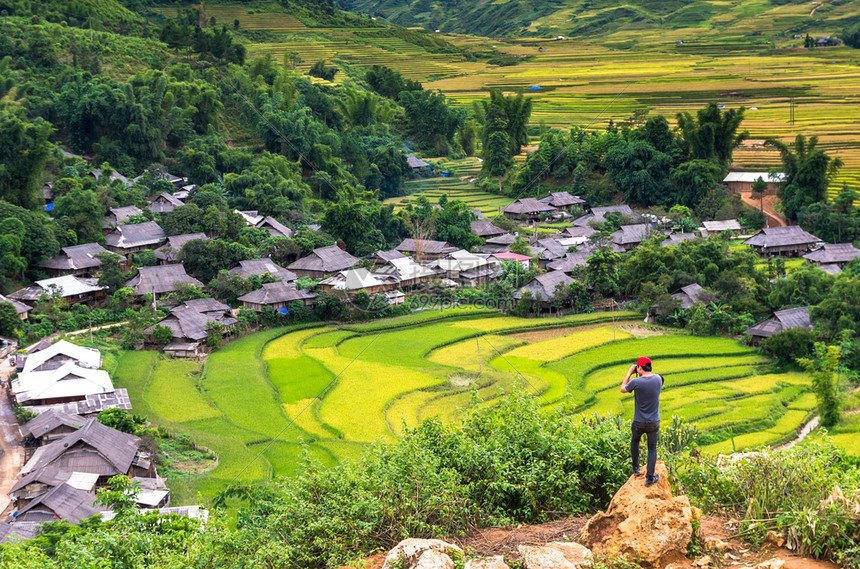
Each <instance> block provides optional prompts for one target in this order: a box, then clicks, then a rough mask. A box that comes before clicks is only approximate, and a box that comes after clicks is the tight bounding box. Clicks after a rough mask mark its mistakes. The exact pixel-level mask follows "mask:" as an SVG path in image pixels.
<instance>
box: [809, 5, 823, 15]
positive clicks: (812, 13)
mask: <svg viewBox="0 0 860 569" xmlns="http://www.w3.org/2000/svg"><path fill="white" fill-rule="evenodd" d="M822 6H824V2H822V3H821V4H818V5H817V6H815V8H813V9H812V12H810V13H809V16H810V17H812V16H814V15H815V11H816V10H818V9H819V8H821V7H822Z"/></svg>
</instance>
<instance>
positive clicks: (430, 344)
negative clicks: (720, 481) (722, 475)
mask: <svg viewBox="0 0 860 569" xmlns="http://www.w3.org/2000/svg"><path fill="white" fill-rule="evenodd" d="M638 321H639V315H638V314H635V313H629V312H618V313H615V314H614V315H613V314H610V313H594V314H581V315H574V316H566V317H561V318H541V319H521V318H515V317H511V316H503V315H500V314H499V313H498V312H495V311H491V310H487V309H481V308H476V307H466V308H457V309H448V310H445V311H427V312H421V313H414V314H411V315H408V316H405V317H401V318H395V319H390V320H379V321H372V322H367V323H360V324H345V325H317V326H312V327H303V328H302V327H294V328H284V329H277V330H269V331H265V332H261V333H258V334H254V335H251V336H247V337H245V338H242V339H240V340H238V341H235V342H232V343H230V344H228V345H227V346H226V347H225V348H223V349H221V350H219V351H217V352H215V353H214V354H212V355H210V356H209V358H208V361H207V362H206V363H205V365H203V366H202V367H201V366H200V365H198V364H196V363H191V362H186V361H179V360H166V359H162V357H161V356H160V355H158V354H155V353H153V352H127V353H125V354H123V355H122V357H121V358H120V361H119V363H118V366H117V370H116V373H115V379H116V383H117V384H118V386H121V387H126V388H128V389H129V393H130V395H131V398H132V404H133V407H134V411H135V412H136V413H139V414H142V415H145V416H147V417H148V418H149V419H150V420H151V421H153V422H155V423H158V424H161V425H164V426H167V427H168V428H170V429H173V430H175V431H177V432H188V433H190V434H191V435H192V436H194V438H195V440H197V441H198V442H199V443H200V444H202V445H205V446H207V447H209V448H211V449H212V450H214V451H216V452H217V453H218V455H219V462H218V466H217V467H216V468H215V469H214V470H213V471H212V472H210V473H208V474H205V475H197V476H185V477H181V478H176V479H173V480H171V481H170V483H171V485H172V486H173V488H174V496H175V498H176V503H183V502H188V501H194V500H199V498H198V495H202V496H203V497H211V496H212V495H214V494H215V493H216V492H217V491H218V490H219V489H222V488H224V487H225V486H226V485H228V484H230V483H232V482H235V481H253V480H262V479H267V478H269V477H271V476H273V475H291V474H293V473H294V472H295V471H296V468H297V467H298V465H299V464H300V460H301V457H302V456H303V454H304V453H307V454H309V455H310V456H312V457H314V458H316V459H318V460H320V461H321V462H322V463H323V464H333V463H335V462H336V461H338V460H340V459H342V458H344V457H350V456H356V455H357V454H358V453H360V452H361V450H362V449H363V448H365V446H366V445H367V444H368V443H370V442H372V441H375V440H377V439H380V438H382V439H390V438H392V437H393V436H395V435H396V434H397V433H398V432H400V431H401V430H402V429H403V428H404V427H406V426H414V425H417V424H418V423H419V422H421V421H423V420H425V419H428V418H431V417H437V418H439V419H441V420H443V421H456V420H457V417H458V416H459V414H460V412H461V410H462V409H464V408H465V407H467V406H469V405H470V404H478V405H494V404H495V403H496V402H497V401H499V398H500V397H504V393H505V392H507V391H509V390H511V389H515V388H523V389H526V390H528V391H529V392H530V393H532V394H533V395H534V396H535V397H538V398H540V400H541V401H542V403H543V405H544V407H545V409H546V410H547V412H551V411H558V412H563V413H579V414H591V413H611V414H618V415H622V416H624V417H627V418H630V417H631V415H632V397H631V396H622V395H621V394H619V393H618V385H619V383H620V381H621V378H622V377H623V375H624V373H625V371H626V369H627V367H628V366H629V363H630V361H631V360H632V359H633V358H635V357H636V356H638V355H642V354H647V355H648V356H650V357H652V358H654V359H655V362H657V363H656V365H657V368H656V369H657V371H659V372H661V373H663V374H664V375H665V378H666V388H665V392H664V395H663V413H664V415H665V416H666V418H669V417H670V416H671V415H673V414H678V415H681V416H683V417H685V418H687V419H688V420H691V421H694V422H695V423H696V424H697V425H698V426H699V428H700V430H701V431H702V432H703V433H704V436H703V439H702V440H703V441H704V442H707V443H708V446H707V447H706V448H707V449H708V450H714V451H718V450H720V451H722V450H731V448H732V436H733V437H734V447H735V448H737V449H738V450H740V449H743V448H748V447H754V446H758V445H761V444H772V443H776V442H779V441H782V440H784V439H787V438H790V437H791V436H792V434H793V432H794V430H795V429H796V428H797V427H798V426H799V425H800V424H801V423H802V422H803V421H804V420H805V419H806V418H807V416H808V415H809V414H810V411H811V410H812V409H813V407H814V405H815V400H814V398H812V397H811V394H810V393H809V391H808V386H809V379H808V378H807V377H806V376H805V375H800V374H786V375H773V374H764V373H763V371H762V366H763V364H765V363H767V361H766V359H764V358H763V357H762V356H760V355H759V354H758V353H757V352H756V351H755V350H753V349H751V348H748V347H745V346H743V345H741V344H740V343H739V342H737V341H734V340H729V339H725V338H699V337H691V336H678V335H674V334H673V333H672V331H671V330H668V329H666V330H662V329H660V330H658V332H663V333H662V334H658V335H649V336H648V337H638V336H637V334H638V331H639V330H640V328H639V326H640V325H639V323H638Z"/></svg>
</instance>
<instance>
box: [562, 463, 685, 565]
mask: <svg viewBox="0 0 860 569" xmlns="http://www.w3.org/2000/svg"><path fill="white" fill-rule="evenodd" d="M656 473H657V474H659V475H660V480H659V482H658V483H657V484H654V485H652V486H650V487H648V488H646V487H645V477H644V476H631V477H630V479H629V480H628V481H627V482H626V483H625V484H624V486H622V487H621V489H619V490H618V492H617V493H616V494H615V496H614V497H613V498H612V501H611V502H610V503H609V509H608V510H607V511H606V512H600V513H598V514H597V515H595V516H594V517H593V518H591V519H590V520H589V521H588V523H587V524H586V526H585V527H584V528H583V530H582V534H581V535H580V539H579V541H580V542H581V543H583V544H584V545H585V546H587V547H589V548H591V550H592V551H593V552H594V554H595V555H599V556H603V557H627V558H628V559H636V560H637V561H638V562H639V563H640V564H642V565H644V566H647V567H664V566H665V565H667V564H668V563H669V562H671V561H675V560H677V559H680V558H683V557H684V556H685V554H686V552H687V546H688V545H689V543H690V538H691V536H692V535H693V525H692V521H693V520H694V519H698V518H699V517H700V515H701V512H700V511H699V510H698V509H697V508H694V507H692V506H691V505H690V501H689V500H688V499H687V497H686V496H677V497H672V490H671V488H670V487H669V481H668V478H669V473H668V471H667V470H666V466H665V465H664V464H663V463H662V462H658V463H657V470H656Z"/></svg>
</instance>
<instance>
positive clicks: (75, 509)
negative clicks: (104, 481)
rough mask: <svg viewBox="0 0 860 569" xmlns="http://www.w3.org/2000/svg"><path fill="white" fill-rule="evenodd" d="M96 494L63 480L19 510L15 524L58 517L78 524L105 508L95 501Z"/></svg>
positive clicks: (55, 519) (48, 520) (54, 519)
mask: <svg viewBox="0 0 860 569" xmlns="http://www.w3.org/2000/svg"><path fill="white" fill-rule="evenodd" d="M95 499H96V497H95V495H94V494H92V493H90V492H87V491H86V490H79V489H77V488H75V487H73V486H71V485H69V484H68V483H66V482H61V483H60V484H58V485H57V486H54V487H53V488H51V489H50V490H49V491H47V492H45V493H44V494H42V495H40V496H39V497H37V498H34V499H33V500H31V501H29V503H28V504H27V505H26V506H24V507H23V508H20V509H19V510H18V514H17V515H16V516H15V522H14V523H13V525H17V524H19V523H27V522H37V523H43V522H53V521H57V520H58V519H62V520H67V521H68V522H69V523H71V524H77V523H79V522H80V521H81V520H85V519H86V518H88V517H90V516H92V515H95V514H98V513H99V512H102V511H104V510H105V508H104V507H103V506H99V505H97V504H96V503H95Z"/></svg>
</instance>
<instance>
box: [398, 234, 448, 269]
mask: <svg viewBox="0 0 860 569" xmlns="http://www.w3.org/2000/svg"><path fill="white" fill-rule="evenodd" d="M395 249H396V250H397V251H400V252H401V253H408V254H409V255H411V256H412V257H414V258H415V260H416V261H417V262H419V263H427V262H429V261H435V260H436V259H441V258H442V257H444V256H445V255H448V254H449V253H453V252H454V251H456V250H457V248H456V247H452V246H451V245H448V243H446V242H445V241H432V240H430V239H412V238H407V239H404V240H403V241H401V242H400V245H398V246H397V247H395Z"/></svg>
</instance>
